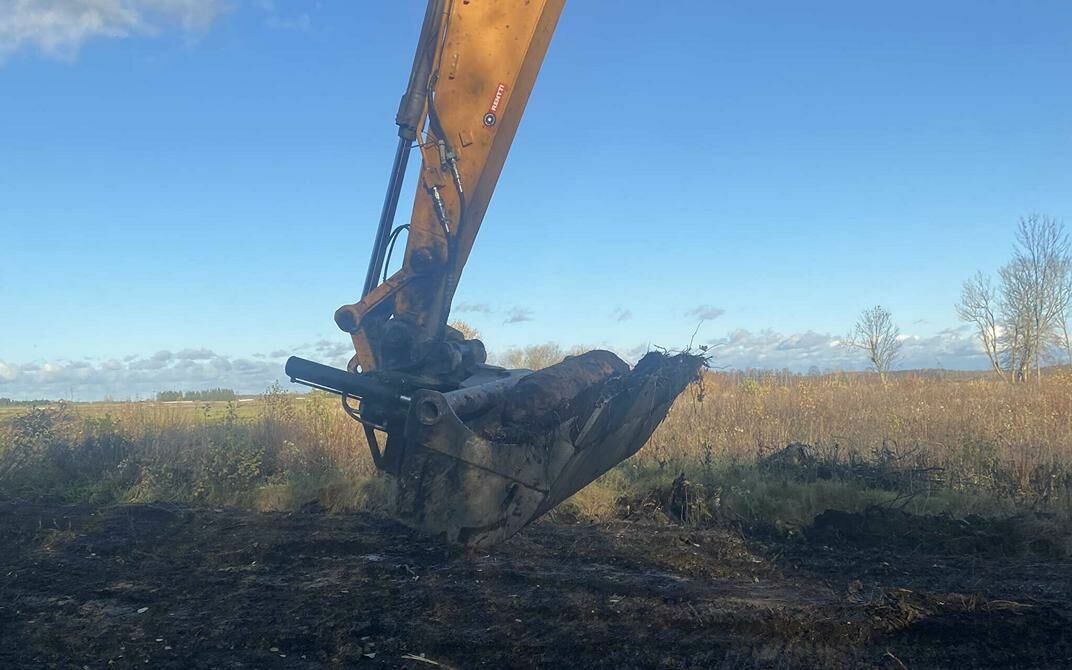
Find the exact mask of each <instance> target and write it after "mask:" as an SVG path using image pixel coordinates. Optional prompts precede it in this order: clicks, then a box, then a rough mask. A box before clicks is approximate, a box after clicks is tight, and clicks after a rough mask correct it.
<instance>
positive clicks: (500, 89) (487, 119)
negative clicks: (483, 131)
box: [484, 82, 506, 128]
mask: <svg viewBox="0 0 1072 670" xmlns="http://www.w3.org/2000/svg"><path fill="white" fill-rule="evenodd" d="M505 95H506V84H503V83H502V82H500V83H499V85H498V86H496V87H495V95H494V97H492V99H491V105H489V106H488V112H487V114H485V115H484V127H485V128H491V127H492V126H494V125H495V123H496V121H498V120H499V107H500V106H502V101H503V97H504V96H505Z"/></svg>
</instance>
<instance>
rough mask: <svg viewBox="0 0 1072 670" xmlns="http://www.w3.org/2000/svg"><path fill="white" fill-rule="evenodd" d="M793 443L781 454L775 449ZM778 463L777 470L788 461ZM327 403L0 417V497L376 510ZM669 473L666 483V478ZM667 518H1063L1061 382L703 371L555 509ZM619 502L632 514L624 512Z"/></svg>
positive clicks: (1069, 488)
mask: <svg viewBox="0 0 1072 670" xmlns="http://www.w3.org/2000/svg"><path fill="white" fill-rule="evenodd" d="M791 444H799V445H807V447H796V448H794V450H791V451H792V454H787V453H781V452H783V451H784V450H785V448H786V447H787V445H791ZM790 461H792V463H790ZM374 474H375V472H374V468H373V466H372V463H371V459H370V458H369V456H368V452H367V448H366V446H365V443H364V438H363V436H362V435H361V431H360V430H358V427H357V426H356V425H354V423H353V422H352V421H351V420H350V419H349V418H348V417H346V415H345V414H344V413H343V412H342V411H341V409H340V408H339V407H338V405H337V402H336V401H335V400H334V398H332V397H330V396H326V395H322V394H318V393H314V394H310V395H305V396H301V395H294V394H290V393H287V392H286V391H284V390H282V389H280V388H275V389H271V390H269V391H268V392H266V393H265V394H263V395H262V396H260V397H259V398H256V399H252V400H248V401H244V400H239V401H230V402H188V403H159V402H129V403H87V404H81V403H60V404H53V405H48V406H44V407H37V408H25V407H22V408H6V410H5V414H3V415H0V488H2V490H4V491H5V492H6V493H7V494H9V495H16V496H20V497H28V498H40V497H47V498H50V499H57V500H65V501H70V502H94V503H105V502H107V503H112V502H152V501H173V502H185V503H201V504H209V505H228V506H237V507H243V508H249V509H254V510H287V509H296V508H298V507H300V506H302V505H305V504H308V503H310V502H312V501H317V502H318V504H319V505H320V506H322V507H324V508H327V509H330V510H339V511H342V510H357V509H365V508H368V507H373V508H375V507H376V505H377V504H379V503H378V500H379V498H378V496H380V495H381V494H382V492H383V490H382V489H383V486H382V484H381V483H379V482H377V481H376V480H375V477H374ZM682 475H683V477H682ZM675 481H676V483H677V485H676V489H677V494H676V495H678V497H682V496H684V497H686V498H687V499H688V501H687V505H685V507H684V508H681V505H680V504H677V506H678V507H679V508H680V509H678V510H677V512H676V514H677V515H678V516H684V517H687V518H690V519H692V520H696V521H699V520H702V519H703V518H705V517H710V516H712V515H720V514H721V515H730V516H732V517H734V518H742V519H747V520H764V521H769V522H772V523H779V524H784V525H788V526H795V525H804V524H807V523H809V522H810V521H811V518H812V517H814V516H815V515H816V514H818V513H819V512H822V511H823V510H824V509H825V508H826V507H834V508H839V509H858V508H861V507H865V506H867V505H871V504H879V503H881V504H889V505H897V506H900V507H904V508H905V509H910V510H913V511H918V512H928V513H929V512H934V513H941V512H948V513H952V514H955V515H957V514H958V515H966V514H971V513H987V514H1011V513H1016V512H1018V511H1036V512H1038V511H1044V512H1048V513H1054V514H1058V515H1060V516H1069V515H1070V513H1072V373H1069V372H1053V373H1051V374H1050V375H1048V377H1047V378H1046V379H1045V381H1044V383H1043V385H1042V386H1041V387H1036V386H1034V385H1022V384H1021V385H1016V384H1008V383H1003V382H1000V381H998V380H996V379H992V378H988V377H986V376H983V375H964V374H960V375H942V374H939V373H911V372H909V373H902V374H900V375H897V376H894V377H893V378H891V380H890V381H889V382H888V383H886V384H882V383H880V382H879V381H878V380H877V379H876V378H874V377H873V376H869V375H860V374H834V375H824V376H798V375H788V374H782V375H778V374H764V375H744V374H734V375H730V374H723V373H716V372H708V373H706V374H705V375H704V378H703V380H702V383H699V384H697V385H694V386H693V387H691V388H690V389H689V390H688V391H687V392H686V393H685V394H683V395H682V397H681V398H680V399H679V400H678V402H677V404H676V405H675V406H674V408H673V410H672V412H671V413H670V415H669V417H668V418H667V420H666V421H665V422H664V424H663V425H662V426H661V427H660V428H659V430H658V431H657V432H656V434H655V435H654V436H653V437H652V439H651V441H650V442H649V444H648V445H647V446H646V447H645V448H644V449H643V450H642V451H641V452H640V453H639V454H638V455H637V456H636V457H634V458H633V459H631V460H629V461H627V462H626V463H623V464H622V465H621V466H619V467H618V468H616V469H615V470H613V471H612V472H610V473H608V474H607V475H606V476H605V477H603V478H602V479H601V480H600V481H598V482H597V483H596V484H595V485H593V486H591V487H589V489H587V490H585V491H583V492H581V493H580V494H579V495H578V496H576V497H575V498H574V499H573V500H572V501H571V503H570V505H568V506H567V507H568V511H570V512H571V513H573V514H577V515H580V516H582V517H586V518H594V519H605V518H609V517H613V516H616V515H619V514H620V513H621V512H622V506H623V505H630V504H632V505H633V506H634V507H635V505H636V504H637V501H640V500H645V499H648V503H649V504H652V503H654V501H655V498H652V496H655V497H656V498H657V497H658V496H660V495H661V496H662V497H663V498H664V500H663V501H662V505H663V506H665V505H667V504H669V503H668V502H667V500H665V498H666V496H668V495H670V494H671V493H672V491H670V489H672V488H675V486H674V484H675ZM629 501H632V502H629Z"/></svg>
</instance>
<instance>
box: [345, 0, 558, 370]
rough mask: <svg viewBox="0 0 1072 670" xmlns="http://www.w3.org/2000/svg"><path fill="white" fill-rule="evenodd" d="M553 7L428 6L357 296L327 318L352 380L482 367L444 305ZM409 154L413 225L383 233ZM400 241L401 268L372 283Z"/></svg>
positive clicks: (479, 348) (479, 352)
mask: <svg viewBox="0 0 1072 670" xmlns="http://www.w3.org/2000/svg"><path fill="white" fill-rule="evenodd" d="M564 1H565V0H528V1H526V2H515V1H509V0H506V1H503V0H500V1H491V0H480V1H470V0H433V1H432V2H430V3H429V6H428V10H427V13H426V16H425V22H424V27H423V29H422V32H421V37H420V41H419V44H418V47H417V55H416V58H415V59H414V64H413V70H412V73H411V77H410V85H409V88H408V89H407V91H406V94H405V96H403V99H402V103H401V105H400V109H399V114H398V117H397V119H396V120H397V123H398V125H399V143H400V144H399V148H398V152H397V157H396V160H395V165H394V167H393V169H392V177H391V182H390V183H389V185H388V193H387V197H386V199H385V205H384V212H383V215H382V216H381V221H380V225H379V228H378V230H377V236H376V242H375V246H374V250H373V254H372V259H371V262H370V264H369V269H368V274H367V276H366V278H365V288H364V291H363V295H362V298H361V300H360V301H359V302H357V303H355V304H352V305H345V306H343V307H341V308H339V310H338V311H337V312H336V313H335V321H336V323H337V324H338V325H339V327H340V328H342V329H343V330H344V331H346V332H348V333H350V337H351V338H352V340H353V344H354V349H355V351H356V355H355V357H354V360H353V361H352V362H351V365H350V368H351V369H354V370H356V369H360V370H362V371H364V372H371V371H374V370H391V371H397V372H402V373H408V374H410V375H414V376H417V377H419V378H421V381H422V382H425V383H430V384H434V383H436V382H438V383H439V384H441V385H446V386H450V385H452V384H456V383H458V382H460V380H461V379H464V378H465V377H469V376H471V375H472V374H473V373H474V372H475V371H476V366H479V365H480V364H482V363H484V357H485V356H484V353H483V345H482V344H480V343H479V342H470V343H464V342H462V341H460V339H459V338H458V337H457V336H453V337H448V332H447V329H446V328H447V318H448V316H449V313H450V304H451V300H452V299H453V297H454V293H455V291H456V290H457V287H458V281H459V279H460V278H461V273H462V269H463V268H464V267H465V263H466V261H467V260H468V258H469V254H470V251H471V250H472V248H473V243H474V241H475V240H476V235H477V232H478V231H479V230H480V224H481V222H482V221H483V219H484V213H485V212H486V211H487V208H488V203H489V202H490V201H491V195H492V193H493V192H494V190H495V184H496V182H497V181H498V179H499V173H500V172H501V171H502V168H503V163H505V161H506V156H507V153H508V152H509V150H510V144H511V143H512V142H513V139H514V134H515V133H516V132H517V128H518V124H519V123H520V121H521V116H522V114H523V113H524V111H525V105H526V103H527V102H528V98H529V94H530V93H531V91H532V87H533V85H534V84H535V82H536V75H537V73H538V72H539V70H540V65H541V63H542V62H543V57H544V54H545V53H546V51H547V46H548V44H549V43H550V41H551V35H552V34H553V33H554V29H555V25H556V23H557V22H558V18H559V15H560V14H561V12H562V7H563V4H564ZM414 144H415V145H416V148H417V149H418V150H419V152H420V155H421V171H420V175H419V177H418V185H417V192H416V197H415V199H414V203H413V213H412V216H411V218H410V221H409V224H408V225H407V226H403V227H400V228H396V229H392V228H391V224H392V219H393V218H394V209H395V204H396V203H397V200H398V193H399V189H400V188H401V183H402V179H403V177H404V173H405V162H406V160H407V157H408V152H409V150H410V147H411V146H413V145H414ZM402 230H405V231H406V235H407V239H406V248H405V256H404V258H403V260H402V267H401V268H400V269H399V270H398V271H397V272H395V273H394V274H393V275H391V276H390V277H389V278H386V279H385V280H381V278H382V276H383V270H384V264H385V260H386V255H385V254H386V252H387V250H388V249H389V248H390V247H391V245H392V244H393V243H394V241H395V239H396V238H397V236H398V235H399V234H400V233H401V232H402ZM451 335H454V334H453V333H452V334H451Z"/></svg>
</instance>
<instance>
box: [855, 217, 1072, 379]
mask: <svg viewBox="0 0 1072 670" xmlns="http://www.w3.org/2000/svg"><path fill="white" fill-rule="evenodd" d="M956 312H957V316H958V317H959V318H960V320H961V321H963V322H965V323H967V324H970V325H971V326H972V327H973V328H974V330H975V334H976V336H977V337H978V338H979V342H980V344H982V347H983V351H984V353H985V354H986V357H987V360H988V361H989V363H990V367H991V368H992V369H993V371H994V372H995V373H996V374H997V375H998V376H999V377H1001V378H1002V379H1005V380H1008V381H1011V382H1028V381H1032V380H1033V381H1035V382H1036V383H1041V382H1042V368H1043V367H1044V366H1046V365H1050V364H1056V363H1061V362H1067V363H1069V364H1072V328H1070V326H1069V321H1070V320H1072V245H1070V243H1069V237H1068V233H1067V232H1066V231H1065V228H1064V224H1063V223H1061V222H1060V221H1058V220H1057V219H1054V218H1052V217H1049V216H1042V215H1038V214H1033V215H1031V216H1026V217H1023V218H1021V219H1020V221H1019V223H1018V224H1017V227H1016V237H1015V244H1014V245H1013V253H1012V258H1010V259H1009V260H1008V262H1006V263H1005V264H1004V265H1002V266H1001V267H1000V268H998V270H997V273H996V277H995V276H994V275H992V274H988V273H985V272H982V271H980V272H977V273H976V274H975V276H974V277H972V278H971V279H969V280H967V281H965V282H964V285H963V286H962V288H961V293H960V301H959V302H958V303H957V305H956ZM900 335H901V331H900V329H899V328H898V327H897V325H896V324H895V323H894V321H893V316H892V314H890V312H889V310H887V309H886V308H884V307H882V306H881V305H877V306H875V307H872V308H870V309H867V310H864V312H863V313H862V314H861V315H860V318H859V319H858V320H857V322H856V325H855V326H854V328H853V330H852V332H851V333H850V334H849V335H848V336H847V337H846V338H845V344H847V345H848V346H851V347H855V348H858V349H861V350H863V351H864V352H865V353H866V355H867V358H868V362H869V363H870V367H871V368H872V369H873V370H875V371H876V372H878V374H879V376H880V377H881V378H882V379H883V381H885V378H886V373H887V372H889V371H890V370H891V369H892V368H893V366H894V365H895V364H896V362H897V360H898V358H899V357H900V354H901V345H902V340H901V337H900Z"/></svg>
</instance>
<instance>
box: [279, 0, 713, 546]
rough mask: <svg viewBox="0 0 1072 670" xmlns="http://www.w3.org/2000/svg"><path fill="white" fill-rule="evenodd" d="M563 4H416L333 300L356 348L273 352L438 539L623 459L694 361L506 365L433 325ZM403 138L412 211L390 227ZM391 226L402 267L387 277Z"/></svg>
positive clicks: (508, 524) (531, 504) (603, 354)
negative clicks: (361, 245)
mask: <svg viewBox="0 0 1072 670" xmlns="http://www.w3.org/2000/svg"><path fill="white" fill-rule="evenodd" d="M563 4H564V0H430V2H429V4H428V9H427V11H426V13H425V18H424V23H423V26H422V28H421V36H420V39H419V42H418V45H417V52H416V56H415V57H414V62H413V67H412V70H411V73H410V78H409V85H408V87H407V89H406V93H405V95H404V96H403V97H402V102H401V104H400V105H399V111H398V115H397V117H396V123H397V124H398V128H399V130H398V135H399V141H398V149H397V151H396V154H395V160H394V163H393V166H392V168H391V175H390V179H389V182H388V188H387V195H386V197H385V198H384V204H383V209H382V212H381V215H380V221H379V224H378V226H377V230H376V236H375V238H374V241H373V247H372V254H371V258H370V261H369V266H368V271H367V274H366V277H365V284H364V288H363V290H362V295H361V299H360V300H358V301H357V302H356V303H353V304H349V305H344V306H343V307H340V308H339V309H338V310H337V311H336V313H335V322H336V324H337V325H338V326H339V327H340V328H341V329H342V330H344V331H345V332H347V333H349V335H350V338H351V340H352V341H353V345H354V350H355V354H354V357H353V358H352V359H351V361H350V364H349V365H348V366H347V369H346V370H340V369H336V368H332V367H328V366H325V365H321V364H319V363H315V362H313V361H308V360H304V359H301V358H297V357H291V358H290V360H288V361H287V365H286V372H287V374H288V376H289V377H290V378H291V380H292V381H295V382H298V383H301V384H306V385H308V386H312V387H315V388H319V389H323V390H326V391H330V392H332V393H336V394H338V395H340V396H341V397H342V405H343V408H344V409H345V411H346V412H347V413H348V414H349V415H350V416H351V417H352V418H354V419H355V420H357V421H359V422H360V423H361V424H363V426H364V430H365V435H366V437H367V440H368V443H369V449H370V451H371V454H372V458H373V460H374V462H375V463H376V466H377V467H378V468H380V470H382V471H384V472H386V473H387V474H389V475H391V476H392V477H393V480H394V482H395V485H396V486H395V496H394V515H395V516H396V518H398V519H399V520H401V521H403V522H404V523H407V524H409V525H410V526H412V527H415V528H417V529H419V530H422V531H424V532H427V533H429V534H433V535H437V536H441V537H443V538H444V539H446V540H447V541H448V542H453V543H461V544H465V545H470V546H489V545H493V544H495V543H497V542H500V541H502V540H504V539H506V538H508V537H510V536H511V535H512V534H514V533H516V532H517V531H518V530H520V529H521V528H522V527H524V526H525V525H526V524H528V523H530V522H531V521H532V520H534V519H536V518H538V517H539V516H540V515H542V514H544V513H545V512H547V511H548V510H550V509H552V508H553V507H554V506H555V505H557V504H558V503H560V502H562V501H563V500H565V499H566V498H568V497H569V496H570V495H572V494H573V493H575V492H576V491H578V490H580V489H581V488H583V487H584V486H586V485H587V484H589V483H590V482H592V481H593V480H594V479H596V478H597V477H599V476H600V475H601V474H603V473H604V472H606V471H607V470H609V469H610V468H612V467H614V465H616V464H617V463H619V462H621V461H622V460H624V459H626V458H628V457H629V456H631V455H632V454H633V453H635V452H636V451H637V450H639V449H640V448H641V447H642V446H643V445H644V443H645V442H646V441H647V439H648V438H649V437H650V435H651V433H652V432H653V431H654V430H655V428H656V427H657V426H658V425H659V423H660V422H661V421H662V419H663V417H665V415H666V413H667V412H668V411H669V410H670V407H671V405H672V403H673V401H674V399H675V398H676V397H677V396H678V395H679V394H680V393H681V391H682V390H683V389H684V388H685V387H686V386H687V385H688V384H689V383H690V382H691V381H692V380H693V379H695V378H696V376H697V375H698V374H699V371H700V369H701V367H702V364H703V359H702V358H700V357H698V356H693V355H690V354H687V353H686V354H679V355H676V356H670V355H666V354H662V353H649V354H648V355H647V356H645V357H644V358H643V359H641V360H640V361H639V362H638V363H637V365H636V366H635V367H634V368H633V369H630V368H629V366H628V365H627V364H626V363H625V362H623V361H622V360H621V359H620V358H618V357H617V356H616V355H614V354H613V353H611V352H609V351H590V352H587V353H585V354H581V355H579V356H573V357H569V358H567V359H566V360H564V361H562V362H560V363H558V364H556V365H552V366H550V367H548V368H545V369H543V370H539V371H536V372H533V371H531V370H506V369H503V368H500V367H496V366H492V365H488V364H487V361H486V359H487V353H486V351H485V348H484V345H483V343H481V342H480V341H479V340H476V339H465V338H464V336H463V335H462V333H460V332H458V331H457V330H455V329H453V328H451V327H450V326H448V325H447V320H448V317H449V315H450V306H451V301H452V300H453V298H454V293H455V291H456V289H457V287H458V282H459V279H460V277H461V273H462V269H463V268H464V267H465V263H466V261H467V260H468V258H469V254H470V252H471V251H472V248H473V243H474V241H475V239H476V235H477V232H478V231H479V229H480V225H481V223H482V221H483V219H484V214H485V212H486V211H487V208H488V203H489V202H490V201H491V196H492V193H493V192H494V190H495V185H496V183H497V181H498V179H499V174H500V172H501V171H502V168H503V164H504V162H505V161H506V156H507V153H508V152H509V150H510V144H511V142H512V141H513V138H514V134H515V133H516V131H517V128H518V124H519V123H520V121H521V116H522V114H523V112H524V109H525V105H526V103H527V102H528V98H529V94H530V93H531V92H532V87H533V85H534V84H535V81H536V75H537V73H538V72H539V69H540V65H541V63H542V61H543V57H544V53H545V52H546V50H547V47H548V44H549V43H550V41H551V35H552V33H553V32H554V29H555V25H556V23H557V22H558V18H559V15H560V14H561V12H562V6H563ZM413 149H417V150H418V152H419V153H420V156H421V172H420V175H419V176H418V180H417V182H418V184H417V189H416V196H415V198H414V203H413V212H412V215H411V218H410V220H409V223H408V224H405V225H401V226H397V227H396V226H395V225H394V219H395V213H396V209H397V206H398V201H399V197H400V193H401V189H402V183H403V181H404V179H405V175H406V167H407V164H408V162H409V159H410V154H411V152H412V150H413ZM403 232H404V233H405V234H406V246H405V254H404V257H403V259H402V263H401V267H400V268H399V269H398V270H397V271H396V272H395V273H394V274H391V275H390V276H387V268H388V266H389V259H390V255H391V250H392V249H393V247H394V246H395V243H396V241H397V240H398V239H399V238H400V237H401V235H402V233H403ZM384 436H386V440H385V441H384V442H383V446H382V448H381V441H382V438H383V437H384Z"/></svg>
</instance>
